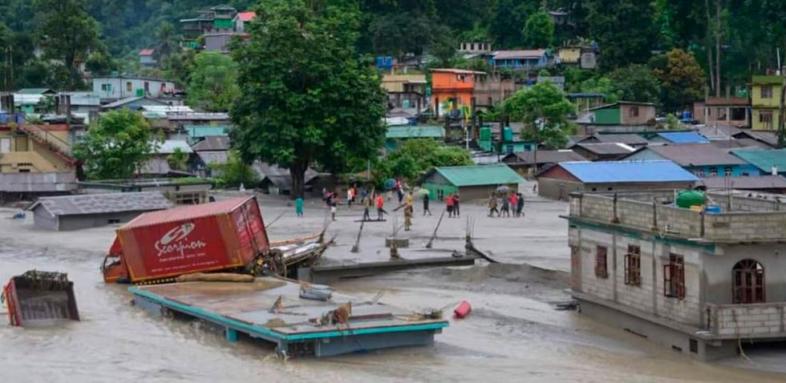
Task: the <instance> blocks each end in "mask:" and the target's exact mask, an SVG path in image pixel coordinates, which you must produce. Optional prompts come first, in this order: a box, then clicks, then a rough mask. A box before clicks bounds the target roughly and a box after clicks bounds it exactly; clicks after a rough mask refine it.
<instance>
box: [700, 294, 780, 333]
mask: <svg viewBox="0 0 786 383" xmlns="http://www.w3.org/2000/svg"><path fill="white" fill-rule="evenodd" d="M784 306H786V304H785V303H782V302H781V303H757V304H747V305H713V304H708V305H707V309H708V311H709V317H710V330H711V331H712V333H713V334H714V335H720V336H729V337H743V338H745V337H751V336H757V337H761V336H773V337H780V336H784V335H786V317H785V316H784V310H785V309H786V308H784Z"/></svg>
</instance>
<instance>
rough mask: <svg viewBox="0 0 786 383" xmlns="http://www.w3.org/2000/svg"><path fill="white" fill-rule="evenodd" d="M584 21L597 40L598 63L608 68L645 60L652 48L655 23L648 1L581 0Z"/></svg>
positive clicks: (653, 45)
mask: <svg viewBox="0 0 786 383" xmlns="http://www.w3.org/2000/svg"><path fill="white" fill-rule="evenodd" d="M583 5H584V7H585V8H586V11H587V18H586V20H587V25H588V27H589V34H590V37H591V38H592V39H595V40H597V42H598V43H599V44H600V65H601V67H602V68H604V69H607V70H611V69H615V68H619V67H622V66H626V65H628V64H635V63H639V64H641V63H646V62H647V60H649V58H650V52H651V50H652V49H653V48H655V36H656V33H655V25H654V21H653V17H652V15H653V7H652V4H651V3H650V2H641V1H635V0H585V1H583Z"/></svg>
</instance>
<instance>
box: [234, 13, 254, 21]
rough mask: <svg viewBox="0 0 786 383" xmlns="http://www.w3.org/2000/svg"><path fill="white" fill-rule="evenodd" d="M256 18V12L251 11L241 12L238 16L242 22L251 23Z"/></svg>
mask: <svg viewBox="0 0 786 383" xmlns="http://www.w3.org/2000/svg"><path fill="white" fill-rule="evenodd" d="M255 17H257V13H256V12H251V11H249V12H240V13H238V14H237V18H238V20H240V21H251V20H254V18H255Z"/></svg>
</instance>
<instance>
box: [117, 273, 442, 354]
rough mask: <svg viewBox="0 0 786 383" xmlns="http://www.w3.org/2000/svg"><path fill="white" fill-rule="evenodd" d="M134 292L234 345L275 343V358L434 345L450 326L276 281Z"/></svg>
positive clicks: (142, 302) (147, 305) (143, 302)
mask: <svg viewBox="0 0 786 383" xmlns="http://www.w3.org/2000/svg"><path fill="white" fill-rule="evenodd" d="M129 291H130V292H131V293H132V294H133V295H134V302H135V304H136V305H137V306H139V307H142V308H144V309H146V310H148V311H150V312H152V313H156V314H158V313H163V312H166V311H172V312H176V313H179V314H181V316H183V315H185V316H187V317H191V318H195V319H200V320H203V321H206V322H210V323H212V324H214V325H216V326H218V327H220V328H222V329H223V330H224V332H225V335H226V338H227V340H228V341H230V342H234V341H236V340H237V337H238V334H246V335H248V336H249V337H251V338H258V339H262V340H265V341H268V342H272V343H274V344H275V345H276V350H277V352H279V353H280V354H283V355H287V356H311V355H313V356H316V357H322V356H331V355H339V354H346V353H352V352H358V351H369V350H377V349H384V348H391V347H401V346H422V345H430V344H432V343H433V339H434V334H435V333H439V332H440V331H441V329H442V328H445V327H447V326H448V322H447V321H445V320H442V319H425V318H424V317H423V316H420V315H417V314H415V313H411V312H408V311H405V310H402V309H399V308H395V307H390V306H387V305H383V304H380V303H377V302H362V301H358V300H353V299H352V298H351V297H349V296H345V295H341V294H335V293H334V294H333V297H332V299H331V300H329V301H327V302H322V301H314V300H306V299H302V298H300V296H299V292H300V285H299V284H297V283H292V282H289V281H285V280H280V279H275V278H257V279H256V280H255V281H254V282H252V283H231V282H187V283H176V284H165V285H151V286H138V287H131V288H129ZM347 302H351V307H352V308H351V315H350V316H349V319H348V320H347V321H346V323H337V324H321V323H325V322H324V320H322V318H324V317H325V316H326V314H329V313H330V312H332V311H333V310H336V309H337V308H339V306H341V305H343V304H346V303H347ZM273 307H276V309H275V310H274V309H272V308H273Z"/></svg>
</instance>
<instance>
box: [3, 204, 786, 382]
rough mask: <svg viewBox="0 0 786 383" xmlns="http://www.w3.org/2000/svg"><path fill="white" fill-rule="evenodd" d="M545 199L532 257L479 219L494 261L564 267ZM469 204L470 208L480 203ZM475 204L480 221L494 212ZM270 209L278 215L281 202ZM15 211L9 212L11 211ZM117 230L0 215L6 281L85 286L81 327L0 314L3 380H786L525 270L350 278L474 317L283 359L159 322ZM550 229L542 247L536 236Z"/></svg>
mask: <svg viewBox="0 0 786 383" xmlns="http://www.w3.org/2000/svg"><path fill="white" fill-rule="evenodd" d="M542 206H543V208H542V209H544V210H543V213H542V215H543V217H544V218H543V219H544V221H543V223H541V222H536V223H528V225H530V226H525V228H526V230H527V233H528V235H530V236H531V237H527V241H529V242H528V243H530V244H531V245H530V247H528V249H533V250H527V251H531V252H532V254H533V255H532V258H531V259H523V260H522V259H521V258H515V257H519V256H520V255H518V254H519V253H520V252H519V251H518V250H516V248H517V247H516V246H518V245H516V243H515V242H512V245H515V246H512V245H511V246H509V248H508V249H505V248H504V247H503V246H502V245H503V244H502V243H498V244H496V245H495V244H494V243H493V241H494V238H496V237H499V236H503V237H505V238H506V239H505V241H512V240H513V239H514V238H517V237H516V236H519V235H520V234H518V233H517V232H514V231H512V229H510V224H509V223H506V224H505V225H507V226H506V229H505V228H503V229H504V230H503V229H498V228H494V233H493V236H492V235H491V234H489V233H484V232H483V230H482V229H483V228H482V227H479V228H478V233H477V236H478V237H480V238H479V241H478V242H479V243H480V244H481V246H487V247H491V246H492V245H495V248H496V249H499V250H498V252H497V254H495V255H497V256H500V257H502V259H504V260H505V261H509V260H510V261H515V262H516V263H523V262H525V261H527V262H528V261H530V260H534V261H536V262H540V263H543V264H553V263H559V264H562V263H564V261H563V260H561V259H556V258H554V257H552V253H553V254H556V255H560V256H561V254H562V252H564V248H563V244H564V241H563V239H561V238H560V237H561V236H563V235H564V230H565V229H564V222H561V221H559V220H555V219H553V218H551V217H554V216H556V214H555V211H559V210H561V209H563V207H562V206H561V205H559V206H546V205H542ZM463 209H467V211H468V212H472V211H473V208H472V207H471V206H470V205H467V206H466V207H464V208H463ZM532 209H533V210H532V211H530V213H528V214H530V215H528V217H531V218H527V219H528V220H530V219H531V220H534V221H537V220H539V219H540V218H538V217H539V216H538V214H539V213H538V211H537V210H535V209H539V207H538V206H537V205H533V207H532ZM476 210H478V214H479V215H480V214H482V211H483V208H482V207H478V208H477V209H476ZM266 212H267V214H271V215H273V216H275V215H277V212H276V211H275V209H274V208H267V209H266ZM7 213H9V212H8V211H2V210H0V216H5V215H8V214H7ZM353 214H354V213H353ZM339 219H344V218H343V217H340V218H339ZM436 219H437V218H436V217H433V218H428V219H425V218H423V219H421V218H419V219H418V220H417V221H416V226H415V229H416V230H418V233H419V232H422V233H421V234H419V235H421V236H422V238H427V237H428V235H429V234H430V233H431V230H432V229H431V227H432V226H433V224H434V222H435V221H436ZM546 219H548V220H551V221H546ZM427 220H431V221H427ZM290 221H291V222H290ZM322 221H323V220H322V217H321V216H320V217H315V218H313V219H311V220H310V221H309V220H302V221H298V220H290V219H289V218H287V217H285V219H282V220H281V222H279V223H276V225H275V226H274V228H273V230H272V234H271V235H272V236H279V237H285V236H291V235H293V233H299V232H304V231H305V232H308V231H309V230H311V229H312V228H313V227H319V226H320V225H321V224H322ZM347 221H349V220H348V219H347ZM552 221H553V222H552ZM448 222H449V223H448V226H446V227H445V229H440V230H441V232H440V234H441V235H444V236H452V237H456V238H461V235H462V233H463V231H464V223H463V222H460V221H459V220H455V221H448ZM496 222H503V221H488V223H483V221H481V225H490V224H493V223H496ZM508 222H512V221H508ZM293 223H294V224H293ZM309 225H311V226H310V227H305V226H309ZM356 225H357V224H352V225H334V226H333V227H331V230H334V231H336V232H337V233H338V234H339V239H338V240H337V242H338V244H337V246H336V248H335V249H332V250H331V251H332V252H331V253H329V254H328V255H329V256H331V257H333V256H335V257H341V256H346V255H345V254H350V253H349V252H348V249H349V247H350V246H351V244H352V243H353V242H354V238H355V235H356V230H357V229H356ZM450 225H452V226H450ZM549 225H552V226H549ZM304 227H305V228H304ZM557 228H558V229H557ZM368 230H369V234H368V236H369V237H367V238H364V240H363V243H362V244H361V247H362V248H363V249H364V250H363V251H364V253H362V254H361V257H368V258H371V257H374V256H379V254H382V255H383V256H384V253H380V251H379V250H378V249H374V248H372V244H374V243H377V242H379V243H381V242H382V238H383V236H384V235H386V234H385V233H387V232H388V231H389V227H388V226H384V227H383V226H376V228H375V227H374V226H370V227H369V228H368ZM375 230H376V231H375ZM505 230H507V231H505ZM112 233H113V228H111V227H108V228H99V229H89V230H82V231H79V232H76V233H43V232H38V231H34V230H32V229H31V228H30V227H29V226H24V227H23V226H21V225H17V224H15V223H12V222H11V221H10V220H7V219H4V218H2V217H0V282H2V283H5V281H7V280H8V278H10V277H11V276H13V275H16V274H19V273H22V272H24V271H26V270H28V269H32V268H37V269H40V270H53V271H62V272H67V273H68V274H69V277H70V278H71V280H73V281H74V282H75V290H76V296H77V301H78V305H79V310H80V314H81V316H82V321H81V322H75V323H70V324H68V325H67V326H64V327H59V328H46V329H20V328H12V327H9V326H8V325H7V320H6V317H5V314H4V313H3V314H2V316H1V317H0V383H5V382H47V383H58V382H109V381H111V382H180V381H182V382H238V381H243V382H252V381H259V382H364V383H365V382H410V381H422V382H447V381H478V382H480V381H482V382H528V381H535V382H562V381H565V382H671V381H674V382H676V381H703V382H741V381H757V382H765V381H786V375H779V374H775V373H764V372H756V371H753V370H750V369H746V368H753V367H760V366H768V367H773V366H775V367H778V366H779V367H780V368H781V370H783V369H786V363H784V362H785V361H786V352H783V351H779V352H775V353H769V354H768V353H764V354H758V355H757V354H749V356H751V359H752V360H753V362H749V361H746V360H743V359H740V360H735V361H727V362H725V364H706V363H700V362H695V361H692V360H690V359H688V358H684V357H682V356H680V355H679V354H676V353H673V352H672V351H670V350H668V349H665V348H663V347H660V346H656V345H653V344H652V343H650V342H648V341H646V340H642V339H640V338H638V337H636V336H633V335H631V334H627V333H625V332H622V331H620V330H617V329H613V328H611V327H607V326H605V325H603V324H599V323H596V322H593V321H590V320H588V319H586V318H584V317H582V316H581V315H579V314H577V313H576V312H572V311H555V310H554V309H553V308H552V307H551V305H549V304H548V303H546V302H550V301H555V300H564V299H567V295H565V293H564V291H563V289H564V287H565V286H564V283H563V282H561V281H560V280H559V279H560V278H559V275H558V274H554V273H549V272H547V273H543V272H534V271H533V270H532V269H531V268H529V267H528V266H524V265H501V266H493V267H486V266H474V267H471V268H462V269H445V270H422V271H417V272H410V273H399V274H390V275H387V276H382V277H375V278H363V279H357V280H353V281H350V282H344V283H342V284H340V285H338V286H337V287H338V288H339V289H340V290H342V291H344V292H347V293H351V294H355V295H358V296H359V297H360V298H362V299H368V298H370V297H372V296H374V295H376V294H377V292H378V291H380V290H381V291H384V294H383V296H382V301H383V302H385V303H387V304H393V305H397V306H400V307H404V308H408V309H413V310H414V309H423V308H436V307H443V306H446V305H448V304H450V303H454V302H458V301H459V300H461V299H467V300H468V301H470V302H471V304H472V306H473V312H472V314H471V315H470V316H469V317H468V318H467V319H465V320H460V321H456V320H452V319H451V323H450V327H448V328H447V329H446V330H445V331H444V333H442V334H438V335H437V336H436V338H435V341H436V342H435V345H434V347H429V348H405V349H394V350H387V351H382V352H374V353H367V354H359V355H347V356H341V357H334V358H327V359H319V360H317V359H299V360H288V361H283V360H279V359H277V358H276V357H275V356H274V354H273V347H272V346H269V345H265V344H261V343H258V342H250V341H241V342H238V343H236V344H229V343H227V342H226V341H225V340H224V339H223V337H222V336H221V335H220V334H218V333H216V332H212V331H208V329H206V328H205V326H201V325H200V324H199V323H197V322H185V321H176V320H164V319H159V318H153V317H151V316H149V315H148V314H146V313H145V312H144V311H142V310H140V309H138V308H135V307H133V306H131V305H130V304H129V301H130V295H129V294H128V293H127V291H126V288H127V286H122V285H109V286H107V285H104V283H103V281H102V280H101V276H100V272H99V270H98V266H99V264H100V262H101V259H102V257H103V255H102V254H103V252H104V251H105V250H106V248H107V247H108V246H109V244H110V243H111V239H112ZM550 233H554V234H553V235H551V234H550ZM416 234H417V233H416ZM549 235H551V236H549ZM484 236H485V238H486V239H485V240H484V239H483V237H484ZM539 237H541V238H543V241H545V242H541V243H540V244H538V243H537V242H536V241H538V238H539ZM484 241H485V242H484ZM424 242H425V240H424ZM453 245H454V244H447V245H446V244H444V243H441V244H439V246H443V247H444V246H453ZM460 245H461V242H457V246H460ZM538 246H540V248H538ZM553 246H560V247H559V248H552V247H553ZM503 250H506V251H503ZM542 250H543V251H542ZM407 254H408V255H409V254H411V255H412V256H414V254H415V253H414V252H409V253H407ZM544 254H547V255H548V258H547V259H546V258H543V257H544ZM525 256H527V255H526V254H524V255H521V257H525ZM539 257H540V258H539ZM541 258H542V259H541ZM563 277H564V276H563ZM0 311H4V308H0ZM728 364H734V365H735V367H731V366H729V365H728ZM740 367H743V368H740Z"/></svg>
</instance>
